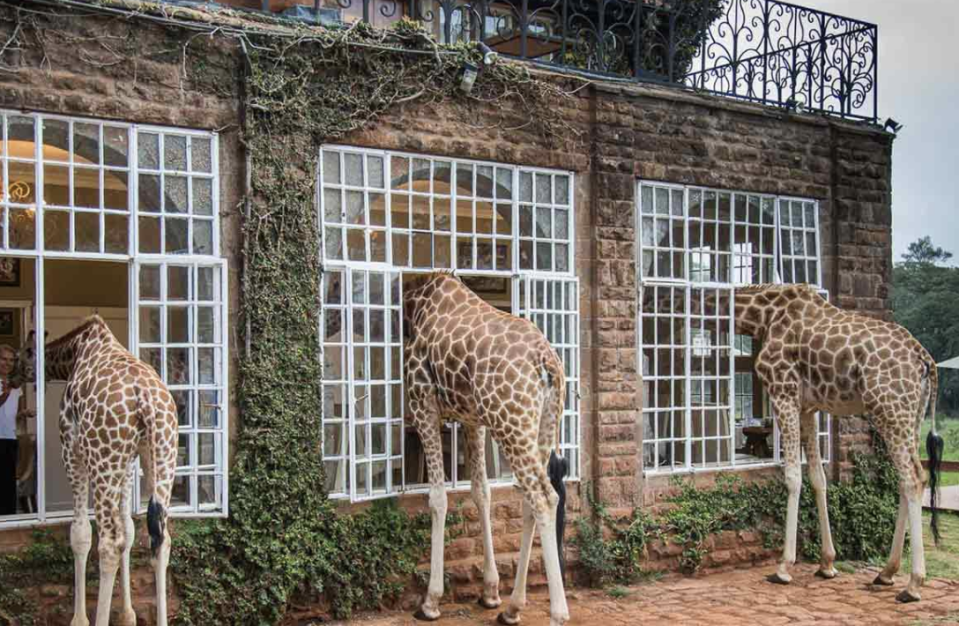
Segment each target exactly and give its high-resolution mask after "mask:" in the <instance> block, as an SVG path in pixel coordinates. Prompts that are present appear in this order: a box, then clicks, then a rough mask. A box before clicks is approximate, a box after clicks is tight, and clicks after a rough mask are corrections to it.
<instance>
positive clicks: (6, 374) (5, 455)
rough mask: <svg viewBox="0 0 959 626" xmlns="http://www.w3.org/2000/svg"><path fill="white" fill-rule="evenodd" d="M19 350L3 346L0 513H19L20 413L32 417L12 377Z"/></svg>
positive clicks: (0, 359) (0, 350)
mask: <svg viewBox="0 0 959 626" xmlns="http://www.w3.org/2000/svg"><path fill="white" fill-rule="evenodd" d="M16 363H17V351H16V350H14V349H13V347H11V346H9V345H7V344H2V345H0V515H15V514H16V512H17V456H18V454H17V449H18V445H17V416H18V415H21V414H22V415H23V416H25V417H30V415H29V413H30V411H28V410H27V408H26V399H25V397H24V395H23V390H22V389H20V388H19V386H17V387H14V386H13V383H12V381H11V380H10V377H11V375H12V374H13V370H14V367H15V366H16Z"/></svg>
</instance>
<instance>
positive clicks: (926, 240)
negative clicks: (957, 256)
mask: <svg viewBox="0 0 959 626" xmlns="http://www.w3.org/2000/svg"><path fill="white" fill-rule="evenodd" d="M951 258H952V252H946V251H945V250H944V249H943V248H940V247H938V246H934V245H932V237H930V236H929V235H926V236H925V237H923V238H922V239H917V240H916V241H913V242H912V243H911V244H909V247H908V248H907V249H906V253H905V254H903V255H902V260H903V261H904V262H905V263H919V264H926V263H928V264H932V265H935V264H937V263H945V262H946V261H948V260H949V259H951Z"/></svg>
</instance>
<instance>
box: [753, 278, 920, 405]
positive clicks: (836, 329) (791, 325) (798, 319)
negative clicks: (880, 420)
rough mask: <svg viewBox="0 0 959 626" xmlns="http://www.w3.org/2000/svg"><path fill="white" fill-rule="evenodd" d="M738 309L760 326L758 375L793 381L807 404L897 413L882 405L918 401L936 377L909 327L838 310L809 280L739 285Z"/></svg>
mask: <svg viewBox="0 0 959 626" xmlns="http://www.w3.org/2000/svg"><path fill="white" fill-rule="evenodd" d="M736 309H737V310H736V318H737V322H738V321H739V320H740V319H742V320H743V321H745V322H749V321H752V323H755V324H758V325H759V326H760V327H762V333H761V335H762V339H763V346H762V349H761V351H760V354H759V357H758V358H757V363H756V370H757V372H758V373H759V375H760V377H762V378H763V380H764V382H766V383H767V384H770V383H771V384H772V385H778V384H785V385H798V388H797V389H795V390H794V391H795V392H797V393H798V394H800V396H801V397H802V398H803V404H804V405H807V406H810V405H811V406H814V407H815V408H817V409H822V410H826V411H830V412H833V413H836V414H840V415H848V414H853V413H862V412H869V413H872V414H874V415H875V414H877V413H882V412H883V411H886V410H894V411H900V410H902V407H901V406H897V407H896V408H895V409H888V407H887V405H899V404H901V403H904V404H905V405H907V406H912V407H914V406H916V405H917V404H918V403H919V402H920V400H921V396H922V393H923V390H922V388H923V381H924V380H927V379H928V378H929V376H931V375H932V374H930V371H932V372H933V374H934V370H935V361H934V360H933V359H932V357H931V356H930V355H929V353H928V352H927V351H926V350H925V348H923V347H922V345H921V344H920V343H919V342H918V341H917V340H916V339H915V338H914V337H913V336H912V335H911V334H910V333H909V331H908V330H906V329H905V328H903V327H902V326H900V325H899V324H896V323H894V322H888V321H885V320H881V319H877V318H874V317H869V316H866V315H862V314H860V313H856V312H853V311H846V310H843V309H840V308H838V307H835V306H833V305H832V304H830V303H828V302H826V300H825V299H823V298H822V297H821V296H820V295H819V294H818V293H817V292H816V291H815V290H814V289H813V288H812V287H810V286H808V285H788V286H783V285H774V286H770V285H762V286H755V287H748V288H744V289H741V290H737V292H736ZM787 374H788V375H787ZM900 401H901V402H900ZM920 419H921V417H920Z"/></svg>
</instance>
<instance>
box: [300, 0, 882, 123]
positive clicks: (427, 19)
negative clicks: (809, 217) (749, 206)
mask: <svg viewBox="0 0 959 626" xmlns="http://www.w3.org/2000/svg"><path fill="white" fill-rule="evenodd" d="M332 2H335V3H336V7H338V9H339V11H340V13H341V14H342V16H343V18H344V19H347V20H354V19H361V20H364V21H367V22H371V23H373V24H374V25H385V24H386V23H388V22H390V21H393V20H395V19H399V17H401V16H408V17H411V18H413V19H416V20H420V21H422V22H424V23H425V24H427V26H428V27H429V28H431V29H432V31H433V33H434V34H435V35H436V36H437V38H438V39H439V40H440V41H442V42H445V43H454V42H458V41H483V42H484V43H486V44H487V45H488V46H489V47H490V48H492V49H493V50H496V51H497V52H499V53H500V54H502V55H505V56H510V57H515V58H519V59H524V60H528V61H531V62H533V63H537V64H544V65H548V66H553V67H561V68H564V69H567V70H572V71H576V72H583V73H585V74H589V75H597V76H604V77H615V78H620V79H625V80H633V81H657V82H664V83H673V84H677V85H684V86H686V87H691V88H693V89H697V90H701V91H706V92H710V93H714V94H718V95H723V96H729V97H733V98H738V99H743V100H748V101H752V102H758V103H762V104H766V105H773V106H783V107H788V108H793V109H805V110H808V111H816V112H821V113H825V114H831V115H836V116H840V117H844V118H848V119H855V120H867V121H872V122H875V121H876V120H877V118H878V113H877V111H876V101H877V92H878V85H877V54H878V39H877V29H876V26H875V25H874V24H869V23H867V22H863V21H859V20H855V19H851V18H847V17H842V16H839V15H834V14H831V13H825V12H823V11H816V10H813V9H809V8H806V7H802V6H798V5H794V4H790V3H787V2H779V1H778V0H468V1H464V0H332ZM317 5H319V1H317ZM317 9H318V10H319V6H317Z"/></svg>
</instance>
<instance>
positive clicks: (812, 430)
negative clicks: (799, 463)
mask: <svg viewBox="0 0 959 626" xmlns="http://www.w3.org/2000/svg"><path fill="white" fill-rule="evenodd" d="M800 432H801V433H802V439H803V444H804V447H805V449H806V462H807V464H808V466H809V467H808V470H809V482H810V483H812V488H813V492H814V493H815V494H816V509H817V511H818V513H819V536H820V540H821V544H822V549H821V551H820V552H821V555H820V561H819V571H817V572H816V576H819V577H820V578H827V579H828V578H835V577H836V574H838V572H837V571H836V568H835V567H834V566H833V563H834V562H835V560H836V548H835V547H834V546H833V543H832V531H831V530H830V528H829V508H828V505H827V501H826V472H825V471H824V470H823V468H822V457H821V456H820V454H819V428H818V424H817V422H816V414H815V413H805V414H803V416H802V423H801V425H800Z"/></svg>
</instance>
